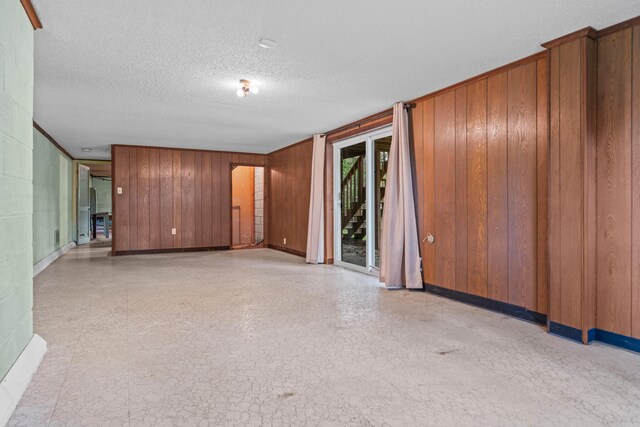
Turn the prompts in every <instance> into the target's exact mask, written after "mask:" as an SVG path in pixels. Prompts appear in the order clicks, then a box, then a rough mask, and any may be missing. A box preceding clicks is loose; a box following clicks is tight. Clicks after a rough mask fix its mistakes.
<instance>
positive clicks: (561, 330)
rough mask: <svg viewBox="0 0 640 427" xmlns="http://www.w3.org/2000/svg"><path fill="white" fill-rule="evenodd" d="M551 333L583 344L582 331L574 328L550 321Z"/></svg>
mask: <svg viewBox="0 0 640 427" xmlns="http://www.w3.org/2000/svg"><path fill="white" fill-rule="evenodd" d="M549 333H550V334H552V335H557V336H559V337H562V338H566V339H568V340H571V341H575V342H579V343H582V330H581V329H578V328H574V327H573V326H567V325H563V324H561V323H557V322H552V321H549Z"/></svg>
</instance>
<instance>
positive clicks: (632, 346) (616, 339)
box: [549, 322, 640, 353]
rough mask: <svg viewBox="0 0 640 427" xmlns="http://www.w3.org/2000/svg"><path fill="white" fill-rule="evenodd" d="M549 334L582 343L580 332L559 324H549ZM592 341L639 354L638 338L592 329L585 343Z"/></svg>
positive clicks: (588, 332)
mask: <svg viewBox="0 0 640 427" xmlns="http://www.w3.org/2000/svg"><path fill="white" fill-rule="evenodd" d="M549 333H550V334H553V335H558V336H561V337H563V338H568V339H570V340H571V341H575V342H579V343H582V331H581V330H580V329H578V328H574V327H571V326H567V325H563V324H561V323H556V322H549ZM594 341H598V342H602V343H605V344H609V345H612V346H614V347H620V348H624V349H625V350H630V351H635V352H636V353H640V339H638V338H633V337H629V336H626V335H622V334H617V333H615V332H609V331H605V330H602V329H596V328H593V329H589V330H588V331H587V343H588V344H590V343H592V342H594Z"/></svg>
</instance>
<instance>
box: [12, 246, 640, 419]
mask: <svg viewBox="0 0 640 427" xmlns="http://www.w3.org/2000/svg"><path fill="white" fill-rule="evenodd" d="M107 251H108V249H105V248H91V247H83V248H76V249H74V250H72V251H71V252H70V253H69V254H67V255H66V256H64V257H63V258H61V259H60V260H58V261H57V262H55V263H54V264H53V265H52V266H50V267H49V268H48V269H47V270H45V271H44V272H43V273H42V274H40V275H39V276H38V277H37V278H36V279H35V290H34V292H35V295H34V300H35V303H34V304H35V307H34V317H35V319H34V322H35V331H36V332H37V333H38V334H40V335H41V336H42V337H44V338H45V339H46V340H47V342H48V344H49V352H48V354H47V355H46V357H45V359H44V361H43V362H42V364H41V366H40V369H39V370H38V372H37V373H36V375H35V378H34V379H33V382H32V383H31V385H30V386H29V389H28V390H27V392H26V394H25V396H24V398H23V399H22V401H21V402H20V405H19V406H18V408H17V410H16V412H15V414H14V416H13V418H12V419H11V421H10V423H9V425H11V426H18V425H27V426H39V425H55V426H58V425H69V426H81V425H136V426H137V425H163V426H164V425H184V426H200V425H307V424H308V425H443V426H451V425H456V426H461V425H505V426H514V425H564V426H567V425H576V426H578V425H579V426H585V425H640V355H638V354H634V353H630V352H627V351H623V350H620V349H616V348H612V347H608V346H605V345H602V344H594V345H591V346H589V347H585V346H582V345H579V344H575V343H573V342H569V341H566V340H564V339H561V338H557V337H553V336H550V335H548V334H547V333H545V332H544V330H543V329H542V328H541V327H540V326H537V325H534V324H530V323H527V322H523V321H520V320H517V319H513V318H509V317H506V316H503V315H500V314H496V313H492V312H489V311H485V310H482V309H478V308H475V307H471V306H468V305H464V304H461V303H458V302H453V301H449V300H446V299H442V298H438V297H435V296H432V295H429V294H426V293H422V292H409V291H387V290H385V289H381V288H380V287H379V286H378V284H377V282H376V280H374V279H373V278H371V277H368V276H365V275H361V274H359V273H353V272H350V271H347V270H344V269H342V268H339V267H333V266H307V265H305V264H304V263H303V260H302V259H301V258H298V257H295V256H292V255H288V254H284V253H280V252H276V251H273V250H269V249H253V250H245V251H231V252H215V253H191V254H178V255H148V256H128V257H118V258H112V257H108V256H106V254H107Z"/></svg>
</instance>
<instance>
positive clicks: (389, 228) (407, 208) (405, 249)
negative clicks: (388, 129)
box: [380, 102, 422, 289]
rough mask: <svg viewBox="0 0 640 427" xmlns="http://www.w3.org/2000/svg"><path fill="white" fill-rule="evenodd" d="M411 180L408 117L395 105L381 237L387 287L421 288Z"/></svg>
mask: <svg viewBox="0 0 640 427" xmlns="http://www.w3.org/2000/svg"><path fill="white" fill-rule="evenodd" d="M414 206H415V205H414V201H413V182H412V180H411V152H410V148H409V118H408V115H407V112H406V111H405V109H404V104H403V103H401V102H398V103H396V104H395V105H394V106H393V131H392V136H391V148H390V150H389V165H388V168H387V185H386V189H385V195H384V211H383V216H382V233H381V238H380V244H381V246H380V281H381V282H383V283H384V284H385V286H386V287H387V288H399V287H402V286H405V287H407V288H410V289H422V276H421V274H420V252H419V246H418V229H417V225H416V214H415V207H414Z"/></svg>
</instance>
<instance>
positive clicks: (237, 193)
mask: <svg viewBox="0 0 640 427" xmlns="http://www.w3.org/2000/svg"><path fill="white" fill-rule="evenodd" d="M231 168H232V170H231V246H232V248H233V249H243V248H255V247H262V246H263V245H264V168H263V167H259V166H241V165H234V166H232V167H231Z"/></svg>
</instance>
